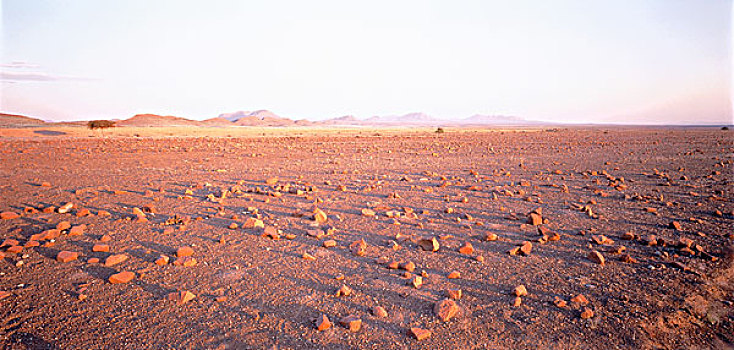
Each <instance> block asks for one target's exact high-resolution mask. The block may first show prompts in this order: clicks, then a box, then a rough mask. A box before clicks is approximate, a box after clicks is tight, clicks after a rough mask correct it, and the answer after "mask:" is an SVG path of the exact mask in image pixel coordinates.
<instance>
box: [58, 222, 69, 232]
mask: <svg viewBox="0 0 734 350" xmlns="http://www.w3.org/2000/svg"><path fill="white" fill-rule="evenodd" d="M69 228H71V223H69V222H68V221H62V222H60V223H58V225H56V229H57V230H59V231H64V230H67V229H69Z"/></svg>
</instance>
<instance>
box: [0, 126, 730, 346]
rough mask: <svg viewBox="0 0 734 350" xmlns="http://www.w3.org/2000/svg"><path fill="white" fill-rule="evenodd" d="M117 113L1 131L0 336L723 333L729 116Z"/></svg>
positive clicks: (714, 336) (628, 339)
mask: <svg viewBox="0 0 734 350" xmlns="http://www.w3.org/2000/svg"><path fill="white" fill-rule="evenodd" d="M116 129H118V130H108V131H102V132H94V133H92V132H89V131H86V130H85V129H83V128H68V129H66V130H65V131H64V130H62V131H54V130H46V131H44V132H40V133H39V132H37V131H38V129H33V128H28V129H24V130H22V131H17V130H16V131H15V134H14V133H13V131H8V129H6V130H5V131H3V132H2V134H0V135H2V136H1V137H0V180H1V181H0V198H1V199H2V201H0V212H2V220H0V243H1V244H2V248H0V255H2V261H0V305H2V307H0V347H1V348H6V349H159V348H161V349H168V348H177V349H178V348H183V349H188V348H192V349H406V348H411V349H530V348H538V349H614V348H642V349H681V348H686V349H730V348H732V346H734V345H733V344H734V306H733V305H732V303H733V302H734V267H733V266H732V263H733V261H732V260H733V259H734V251H733V248H732V245H733V242H734V230H733V229H732V228H733V227H734V205H733V203H732V201H733V200H734V198H733V197H732V189H733V187H732V184H733V183H734V182H733V181H734V172H733V170H732V169H733V168H732V166H733V160H734V134H732V133H731V132H730V131H724V130H719V129H718V128H688V129H684V128H657V129H654V128H622V127H617V128H611V127H610V128H601V127H598V128H557V129H548V130H545V129H537V130H504V131H501V130H447V131H446V132H445V133H435V132H433V130H412V131H411V130H379V129H378V130H363V129H354V130H331V131H328V132H327V131H323V130H322V131H318V130H310V131H309V130H307V129H304V130H299V129H294V130H291V131H287V130H282V129H279V130H278V131H268V130H258V131H257V132H254V131H253V132H249V133H247V132H241V131H238V132H236V133H234V134H233V133H232V132H230V131H229V130H228V129H216V128H211V129H208V130H216V132H214V133H212V136H206V132H204V131H197V132H196V133H191V134H190V135H196V136H185V134H187V133H186V132H175V130H174V131H173V132H171V131H170V130H166V131H161V130H158V131H156V130H155V129H144V128H143V129H141V130H143V131H140V130H138V131H135V132H134V133H133V134H129V135H127V136H126V135H125V134H124V133H123V132H122V131H120V130H123V131H124V130H126V129H125V128H116ZM172 129H175V128H172ZM203 129H206V128H202V130H203ZM69 130H77V131H71V132H70V131H69ZM127 130H134V129H127ZM182 130H183V129H182ZM240 130H241V129H240ZM83 133H87V135H82V134H83Z"/></svg>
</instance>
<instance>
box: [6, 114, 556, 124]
mask: <svg viewBox="0 0 734 350" xmlns="http://www.w3.org/2000/svg"><path fill="white" fill-rule="evenodd" d="M83 124H85V122H63V123H50V122H45V121H43V120H40V119H36V118H30V117H26V116H21V115H14V114H3V113H0V127H11V126H44V125H83ZM543 124H550V123H547V122H540V121H533V120H526V119H523V118H519V117H514V116H502V115H480V114H477V115H473V116H471V117H468V118H465V119H458V120H445V119H438V118H435V117H433V116H430V115H428V114H425V113H408V114H404V115H387V116H374V117H370V118H367V119H358V118H356V117H354V116H351V115H346V116H342V117H338V118H332V119H327V120H320V121H310V120H305V119H300V120H292V119H289V118H285V117H281V116H278V115H276V114H275V113H273V112H271V111H268V110H257V111H252V112H251V111H237V112H231V113H222V114H220V115H219V116H217V117H215V118H210V119H206V120H191V119H186V118H181V117H175V116H170V115H169V116H164V115H157V114H136V115H134V116H132V117H130V118H128V119H124V120H117V121H116V125H117V126H137V127H147V126H210V127H228V126H257V127H290V126H345V127H349V126H355V127H370V126H377V127H402V126H422V127H441V126H528V125H543Z"/></svg>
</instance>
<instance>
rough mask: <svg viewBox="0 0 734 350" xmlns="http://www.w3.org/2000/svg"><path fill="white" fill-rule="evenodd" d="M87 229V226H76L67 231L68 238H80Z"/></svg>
mask: <svg viewBox="0 0 734 350" xmlns="http://www.w3.org/2000/svg"><path fill="white" fill-rule="evenodd" d="M86 228H87V225H84V224H82V225H77V226H74V227H72V228H71V230H69V236H81V235H83V234H84V230H85V229H86Z"/></svg>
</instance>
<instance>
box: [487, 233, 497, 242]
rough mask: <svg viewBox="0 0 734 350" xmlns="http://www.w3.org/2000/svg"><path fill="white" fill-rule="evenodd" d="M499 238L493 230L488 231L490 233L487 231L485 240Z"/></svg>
mask: <svg viewBox="0 0 734 350" xmlns="http://www.w3.org/2000/svg"><path fill="white" fill-rule="evenodd" d="M497 239H499V236H497V235H496V234H494V233H492V232H488V233H487V234H486V235H485V236H484V240H485V241H490V242H491V241H496V240H497Z"/></svg>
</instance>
